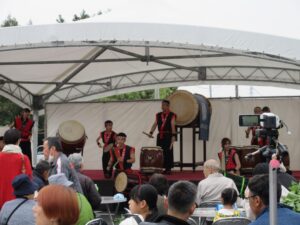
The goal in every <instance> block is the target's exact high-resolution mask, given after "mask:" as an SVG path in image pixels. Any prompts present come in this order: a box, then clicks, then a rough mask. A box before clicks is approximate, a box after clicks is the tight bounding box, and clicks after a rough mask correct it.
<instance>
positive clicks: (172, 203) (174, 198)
mask: <svg viewBox="0 0 300 225" xmlns="http://www.w3.org/2000/svg"><path fill="white" fill-rule="evenodd" d="M196 195H197V187H196V185H195V184H193V183H191V182H189V181H177V182H176V183H174V184H173V185H172V186H171V187H170V189H169V192H168V198H167V204H168V211H167V214H166V215H161V216H159V217H158V218H157V219H156V220H155V222H154V223H149V222H142V223H140V225H154V224H159V225H189V223H188V222H187V221H188V219H189V217H190V216H191V215H192V214H193V213H194V210H195V208H196V207H197V206H196V203H195V200H196Z"/></svg>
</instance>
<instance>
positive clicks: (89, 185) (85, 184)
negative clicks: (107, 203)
mask: <svg viewBox="0 0 300 225" xmlns="http://www.w3.org/2000/svg"><path fill="white" fill-rule="evenodd" d="M68 159H69V162H70V164H71V167H73V168H74V169H75V171H76V173H77V176H78V178H79V182H80V185H81V188H82V191H83V194H84V196H85V197H86V198H87V200H88V201H89V203H90V204H91V206H92V208H93V210H95V209H98V208H99V206H100V204H101V196H100V194H99V192H98V191H97V189H96V186H95V183H94V182H93V181H92V179H91V178H89V177H88V176H86V175H84V174H82V173H81V171H82V168H83V158H82V156H81V154H80V153H73V154H71V155H69V157H68Z"/></svg>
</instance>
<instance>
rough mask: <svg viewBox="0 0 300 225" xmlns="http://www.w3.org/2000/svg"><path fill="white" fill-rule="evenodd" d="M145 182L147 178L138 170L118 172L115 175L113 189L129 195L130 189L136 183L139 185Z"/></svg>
mask: <svg viewBox="0 0 300 225" xmlns="http://www.w3.org/2000/svg"><path fill="white" fill-rule="evenodd" d="M146 182H147V178H146V177H144V176H142V175H141V174H140V173H139V172H135V171H126V172H120V173H118V175H116V177H115V190H116V191H117V192H120V193H124V195H125V196H127V197H128V196H129V194H130V191H131V189H132V188H133V187H134V186H136V185H141V184H144V183H146Z"/></svg>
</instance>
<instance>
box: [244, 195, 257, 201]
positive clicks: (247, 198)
mask: <svg viewBox="0 0 300 225" xmlns="http://www.w3.org/2000/svg"><path fill="white" fill-rule="evenodd" d="M255 196H257V195H251V196H248V197H245V199H246V200H249V199H250V198H253V197H255Z"/></svg>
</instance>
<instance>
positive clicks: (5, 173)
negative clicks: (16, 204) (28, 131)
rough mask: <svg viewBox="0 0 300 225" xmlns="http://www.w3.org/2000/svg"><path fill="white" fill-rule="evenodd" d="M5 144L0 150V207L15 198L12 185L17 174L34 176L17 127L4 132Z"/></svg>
mask: <svg viewBox="0 0 300 225" xmlns="http://www.w3.org/2000/svg"><path fill="white" fill-rule="evenodd" d="M3 138H4V142H5V144H6V145H5V146H4V148H3V150H2V152H0V209H1V208H2V205H3V204H4V203H5V202H6V201H9V200H12V199H15V196H14V194H13V192H14V190H13V187H12V185H11V183H12V181H13V179H14V178H15V176H17V175H19V174H21V173H25V174H27V175H28V176H29V177H30V178H32V169H31V164H30V161H29V158H28V157H27V156H26V155H23V153H22V150H21V148H20V147H19V143H20V140H21V133H20V131H18V130H16V129H9V130H7V131H6V132H5V133H4V137H3Z"/></svg>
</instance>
